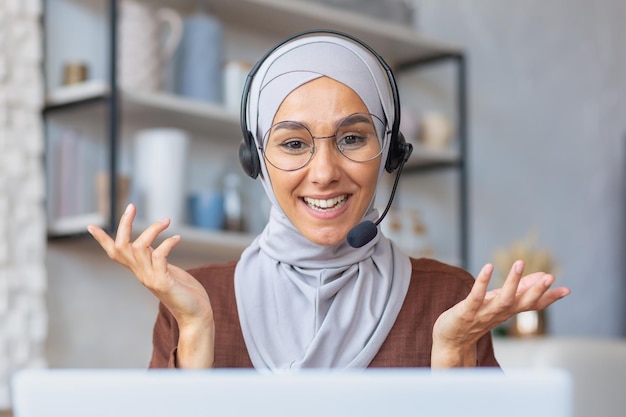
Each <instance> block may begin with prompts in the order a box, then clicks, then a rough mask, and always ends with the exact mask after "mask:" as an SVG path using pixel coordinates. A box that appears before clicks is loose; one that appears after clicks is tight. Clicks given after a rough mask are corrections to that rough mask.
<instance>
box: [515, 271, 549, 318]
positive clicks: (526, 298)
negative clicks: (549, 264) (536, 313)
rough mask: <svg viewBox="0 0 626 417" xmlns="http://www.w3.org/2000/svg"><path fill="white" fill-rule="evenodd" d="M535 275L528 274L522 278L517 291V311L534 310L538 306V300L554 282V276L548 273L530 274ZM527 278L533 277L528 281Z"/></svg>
mask: <svg viewBox="0 0 626 417" xmlns="http://www.w3.org/2000/svg"><path fill="white" fill-rule="evenodd" d="M532 275H537V276H538V277H537V276H528V277H524V278H523V279H522V283H521V284H520V287H527V288H520V291H519V292H518V294H519V295H518V302H517V306H518V311H525V310H535V309H537V307H538V302H539V300H540V299H541V298H542V297H543V296H544V294H546V293H547V292H548V291H549V290H550V287H551V286H552V284H553V283H554V276H552V275H549V274H544V273H540V274H532ZM527 278H530V279H533V278H534V280H533V282H528V280H527Z"/></svg>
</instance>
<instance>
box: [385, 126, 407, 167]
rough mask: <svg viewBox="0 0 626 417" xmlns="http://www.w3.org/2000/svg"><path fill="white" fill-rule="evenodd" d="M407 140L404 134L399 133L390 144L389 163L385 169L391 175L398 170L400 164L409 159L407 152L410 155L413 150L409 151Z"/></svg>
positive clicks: (387, 162)
mask: <svg viewBox="0 0 626 417" xmlns="http://www.w3.org/2000/svg"><path fill="white" fill-rule="evenodd" d="M408 148H409V146H407V143H406V140H405V139H404V135H403V134H402V132H398V134H397V135H395V136H392V138H391V143H390V144H389V154H388V155H387V161H386V162H385V169H386V170H387V172H389V173H391V172H393V171H395V170H396V169H398V167H399V166H400V164H401V163H402V162H403V161H404V160H405V158H408V155H406V154H407V152H408V153H409V154H410V152H411V150H412V147H410V148H411V149H410V150H409V149H408Z"/></svg>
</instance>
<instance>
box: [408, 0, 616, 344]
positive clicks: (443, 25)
mask: <svg viewBox="0 0 626 417" xmlns="http://www.w3.org/2000/svg"><path fill="white" fill-rule="evenodd" d="M416 3H417V4H418V7H419V12H418V16H417V25H418V27H419V29H420V30H421V31H422V32H423V33H425V34H428V35H431V36H435V37H439V38H442V39H444V40H447V41H449V42H454V43H457V44H460V45H464V46H466V48H467V52H468V56H469V88H470V96H469V97H470V103H469V104H470V155H469V163H470V174H471V177H470V185H471V189H470V195H471V204H470V205H471V215H470V218H471V271H472V272H476V271H478V270H479V268H480V267H481V266H482V264H484V263H485V262H488V261H490V260H492V253H493V251H494V250H495V249H496V248H499V247H503V246H508V245H509V244H510V243H511V242H513V241H515V240H519V239H521V238H523V237H525V236H526V235H527V233H528V231H529V230H531V229H536V230H537V231H538V232H539V245H540V246H541V247H543V248H547V249H550V250H551V251H553V253H554V255H555V257H556V260H557V262H558V263H559V265H560V273H559V276H558V280H559V282H560V283H562V284H565V285H568V286H570V287H571V289H572V291H573V292H572V295H571V296H570V297H569V298H568V299H566V300H563V301H561V302H560V303H559V304H558V305H555V306H553V307H552V308H550V310H549V319H550V321H549V325H550V329H551V332H552V333H554V334H558V335H590V336H618V335H622V336H623V335H625V334H626V308H625V307H624V306H626V272H625V271H626V256H625V254H626V220H625V217H626V48H624V46H623V41H624V39H626V26H624V20H625V19H626V2H624V1H622V0H599V1H596V2H593V3H592V2H588V1H580V0H578V1H571V0H552V1H549V2H546V1H531V0H523V1H516V2H507V1H505V2H502V1H480V2H479V1H464V0H447V1H441V0H419V1H417V2H416Z"/></svg>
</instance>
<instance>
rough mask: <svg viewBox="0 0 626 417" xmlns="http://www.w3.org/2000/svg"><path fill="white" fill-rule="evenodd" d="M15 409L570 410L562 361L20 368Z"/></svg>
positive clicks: (31, 415) (329, 413)
mask: <svg viewBox="0 0 626 417" xmlns="http://www.w3.org/2000/svg"><path fill="white" fill-rule="evenodd" d="M11 383H12V384H11V388H12V399H13V408H14V409H13V413H14V416H15V417H44V416H45V417H49V416H64V417H86V416H89V417H105V416H106V417H139V416H150V417H174V416H176V417H196V416H198V417H199V416H216V417H234V416H237V417H241V416H255V417H265V416H272V417H339V416H341V417H346V416H359V417H374V416H375V417H407V416H412V417H413V416H463V417H472V416H476V417H492V416H493V417H495V416H498V417H501V416H507V417H516V416H519V417H528V416H532V417H543V416H545V417H571V416H572V413H573V411H572V399H573V397H572V395H573V392H572V389H573V388H572V382H571V378H570V376H569V375H568V374H567V373H565V372H564V371H561V370H553V369H542V370H520V371H506V372H501V371H498V370H494V369H451V370H438V371H430V370H428V369H368V370H363V371H349V372H348V371H342V372H339V371H317V370H316V371H300V372H297V373H282V374H269V373H262V372H257V371H254V370H200V371H180V370H136V369H135V370H133V369H129V370H104V369H100V370H85V369H84V370H78V369H75V370H62V369H40V370H23V371H19V372H17V373H16V374H14V376H13V378H12V381H11Z"/></svg>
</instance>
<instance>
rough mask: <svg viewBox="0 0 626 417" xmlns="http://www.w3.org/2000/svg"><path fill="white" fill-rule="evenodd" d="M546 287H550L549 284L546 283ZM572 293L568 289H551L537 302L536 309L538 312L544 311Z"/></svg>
mask: <svg viewBox="0 0 626 417" xmlns="http://www.w3.org/2000/svg"><path fill="white" fill-rule="evenodd" d="M544 285H546V286H549V285H548V283H547V282H546V283H544ZM570 293H571V290H570V289H569V288H567V287H556V288H551V289H549V290H548V291H546V292H545V293H544V294H543V295H542V296H541V298H540V299H539V300H537V302H536V306H535V307H536V309H537V310H541V309H544V308H546V307H548V306H549V305H550V304H552V303H554V302H555V301H558V300H560V299H561V298H563V297H566V296H568V295H569V294H570Z"/></svg>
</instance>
